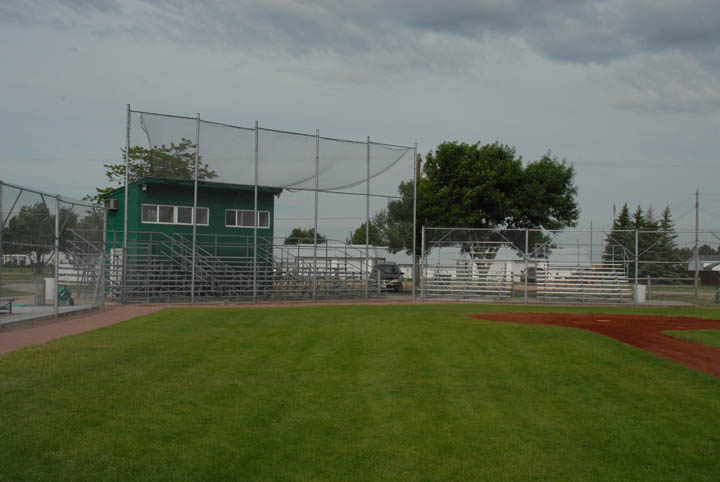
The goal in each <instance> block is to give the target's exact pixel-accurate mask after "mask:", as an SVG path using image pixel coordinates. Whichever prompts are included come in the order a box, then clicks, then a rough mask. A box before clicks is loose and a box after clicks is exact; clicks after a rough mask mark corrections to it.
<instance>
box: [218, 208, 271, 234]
mask: <svg viewBox="0 0 720 482" xmlns="http://www.w3.org/2000/svg"><path fill="white" fill-rule="evenodd" d="M228 211H234V212H235V222H236V223H237V220H238V215H239V214H240V213H243V212H249V213H251V212H253V210H252V209H226V210H225V227H226V228H244V229H248V228H253V227H254V226H241V225H238V224H235V225H232V224H228V223H227V213H228ZM260 213H266V214H267V222H268V223H267V226H260ZM255 222H256V223H257V225H258V229H270V211H255Z"/></svg>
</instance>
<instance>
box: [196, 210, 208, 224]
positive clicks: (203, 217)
mask: <svg viewBox="0 0 720 482" xmlns="http://www.w3.org/2000/svg"><path fill="white" fill-rule="evenodd" d="M208 213H209V210H208V208H197V224H202V225H203V226H207V225H208Z"/></svg>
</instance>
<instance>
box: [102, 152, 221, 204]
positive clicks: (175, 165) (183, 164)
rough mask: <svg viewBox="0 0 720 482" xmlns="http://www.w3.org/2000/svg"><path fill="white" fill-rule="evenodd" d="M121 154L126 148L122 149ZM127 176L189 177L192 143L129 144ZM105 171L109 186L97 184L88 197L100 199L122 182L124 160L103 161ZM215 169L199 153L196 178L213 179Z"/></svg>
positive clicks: (192, 170)
mask: <svg viewBox="0 0 720 482" xmlns="http://www.w3.org/2000/svg"><path fill="white" fill-rule="evenodd" d="M123 157H125V151H124V150H123ZM128 166H129V169H128V180H129V182H131V183H132V182H135V181H138V180H140V179H142V178H144V177H163V178H168V179H183V180H189V179H194V178H195V145H194V144H193V143H192V141H191V140H189V139H184V138H183V139H182V140H181V141H180V142H179V143H178V144H175V143H170V145H169V146H166V145H164V144H163V145H162V146H155V147H153V148H150V149H146V148H144V147H141V146H134V147H131V148H130V154H129V156H128ZM105 168H106V171H105V175H106V176H107V179H108V182H110V184H111V186H108V187H104V188H100V187H98V188H96V189H95V190H96V191H97V193H96V194H95V195H94V196H91V197H90V199H93V200H95V201H98V202H99V201H102V199H103V198H104V196H105V195H107V194H108V193H110V192H111V191H113V190H114V189H116V188H118V187H120V186H122V185H123V184H124V182H125V162H124V161H123V162H120V163H118V164H105ZM216 177H217V173H216V172H215V171H213V170H212V169H210V167H209V166H208V165H207V164H204V163H202V162H201V158H200V157H198V180H203V179H213V178H216Z"/></svg>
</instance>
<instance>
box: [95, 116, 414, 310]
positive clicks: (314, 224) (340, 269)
mask: <svg viewBox="0 0 720 482" xmlns="http://www.w3.org/2000/svg"><path fill="white" fill-rule="evenodd" d="M127 149H128V152H129V153H130V156H129V159H128V160H127V164H128V165H129V166H130V169H129V172H130V173H131V176H130V179H129V180H130V182H132V181H133V179H137V178H139V177H145V176H149V177H157V178H163V179H170V180H175V181H178V182H179V183H182V182H186V183H187V182H189V183H190V184H194V181H195V180H196V179H197V181H198V182H197V186H196V187H197V194H196V195H195V196H194V199H193V203H194V205H195V206H196V208H197V209H198V210H197V211H195V212H196V215H195V218H202V216H204V214H203V212H202V210H203V209H205V208H204V207H205V206H209V205H211V204H213V203H214V205H217V200H216V199H214V196H215V190H216V188H218V186H219V185H220V187H222V186H227V185H232V186H234V188H237V189H239V190H242V189H244V191H243V194H242V196H241V195H240V194H238V196H239V197H238V198H237V199H240V197H242V199H244V200H245V201H244V207H243V208H238V209H233V206H232V205H231V204H232V202H236V203H240V201H238V200H237V199H236V200H235V201H232V202H231V201H230V200H228V205H227V206H226V208H224V211H225V218H224V223H225V227H229V226H232V227H238V228H249V229H237V230H236V231H237V232H238V233H239V234H237V235H236V234H227V231H228V230H225V231H226V232H225V233H223V234H218V233H217V232H211V231H212V230H210V229H207V228H206V227H205V226H202V224H203V223H202V222H201V223H200V225H199V224H198V223H197V222H194V224H193V229H184V230H178V231H177V232H165V233H159V232H157V230H152V229H148V226H142V225H141V227H140V229H135V230H133V229H126V227H125V226H119V225H112V226H109V229H108V233H107V239H108V244H109V254H110V258H111V262H110V264H109V268H108V279H109V280H110V281H109V285H110V288H109V291H110V293H111V295H112V296H113V297H114V298H117V299H121V300H124V301H151V300H162V299H177V298H189V299H191V300H195V299H196V298H202V299H217V298H222V299H233V300H242V299H247V300H250V299H252V300H255V299H285V298H287V299H298V298H309V299H317V298H338V297H340V298H348V297H350V298H352V297H370V296H377V294H378V293H377V289H375V288H376V285H377V283H376V281H375V280H374V279H372V278H371V276H370V275H371V273H372V272H373V266H374V265H375V263H376V262H378V261H382V260H384V259H385V257H386V255H384V254H383V253H386V252H387V251H386V250H385V251H383V249H382V247H377V246H372V245H370V243H368V242H366V240H365V239H364V237H363V239H362V242H361V243H358V242H357V239H356V240H355V241H356V242H355V243H353V242H351V241H352V235H353V232H354V231H355V230H356V229H357V228H359V227H360V226H361V225H362V224H363V223H365V222H367V221H368V220H370V219H371V218H372V217H373V216H374V215H375V213H376V212H378V211H380V210H382V209H385V207H386V206H387V203H388V201H390V200H392V199H397V198H398V186H399V184H400V182H403V181H404V182H408V181H409V182H412V180H413V176H414V172H415V171H414V165H415V163H414V160H415V148H413V147H408V146H399V145H392V144H386V143H378V142H372V141H370V139H369V138H368V139H365V140H364V141H352V140H344V139H336V138H331V137H325V136H321V135H320V134H319V132H317V131H316V132H315V133H298V132H289V131H282V130H276V129H268V128H265V127H260V126H259V125H257V123H256V125H254V126H238V125H231V124H224V123H218V122H211V121H208V120H204V119H201V118H200V117H199V116H197V117H183V116H171V115H164V114H157V113H149V112H141V111H134V110H129V111H128V136H127ZM148 153H150V154H149V155H151V156H155V158H156V159H157V158H160V161H159V162H156V166H157V168H153V169H150V170H138V169H134V168H133V162H135V161H136V159H137V158H138V157H141V156H142V155H148ZM163 156H165V157H163ZM165 159H168V162H164V160H165ZM171 159H182V160H184V162H181V163H179V165H172V161H171ZM196 173H197V176H196ZM122 184H123V183H122V182H121V183H119V184H118V186H117V187H122ZM211 184H213V185H211ZM194 187H195V186H193V188H194ZM268 193H272V194H273V196H274V198H273V199H274V202H273V203H269V202H268ZM248 200H249V202H250V204H251V207H250V208H248V205H247V201H248ZM121 202H122V201H121ZM269 204H272V206H269ZM160 209H162V208H160ZM271 212H272V214H271ZM253 213H254V214H253ZM158 215H162V213H159V214H158ZM211 215H213V213H211ZM188 219H190V218H188ZM200 221H202V219H200ZM116 224H117V223H116ZM198 228H199V229H198ZM294 228H301V229H303V230H304V231H305V232H306V233H307V232H308V231H310V232H311V233H312V235H311V236H310V237H307V236H304V237H302V238H298V239H293V238H292V237H291V236H290V233H291V232H293V229H294ZM126 231H127V236H125V234H124V233H125V232H126ZM231 231H232V230H231ZM240 233H242V234H240ZM315 233H318V238H317V239H316V236H315Z"/></svg>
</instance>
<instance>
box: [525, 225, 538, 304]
mask: <svg viewBox="0 0 720 482" xmlns="http://www.w3.org/2000/svg"><path fill="white" fill-rule="evenodd" d="M529 250H530V230H529V229H528V228H525V290H524V292H525V294H524V300H525V304H527V302H528V278H529V277H530V270H529V269H528V267H529V264H528V258H529V256H530V253H529ZM535 273H536V274H535V277H536V280H537V266H536V267H535ZM536 283H537V281H536Z"/></svg>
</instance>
